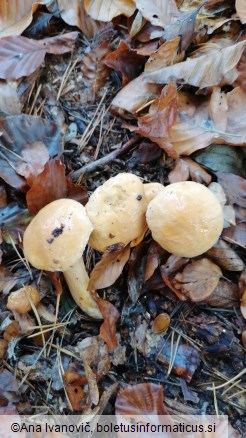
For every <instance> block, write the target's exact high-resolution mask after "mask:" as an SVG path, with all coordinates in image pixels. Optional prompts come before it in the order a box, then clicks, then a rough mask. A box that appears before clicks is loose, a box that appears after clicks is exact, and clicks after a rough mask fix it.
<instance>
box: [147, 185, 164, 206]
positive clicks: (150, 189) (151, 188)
mask: <svg viewBox="0 0 246 438" xmlns="http://www.w3.org/2000/svg"><path fill="white" fill-rule="evenodd" d="M162 189H164V186H163V185H162V184H160V183H158V182H150V183H147V184H144V194H145V199H146V202H147V204H149V203H150V201H152V199H154V197H155V196H156V195H158V193H159V192H160V191H161V190H162Z"/></svg>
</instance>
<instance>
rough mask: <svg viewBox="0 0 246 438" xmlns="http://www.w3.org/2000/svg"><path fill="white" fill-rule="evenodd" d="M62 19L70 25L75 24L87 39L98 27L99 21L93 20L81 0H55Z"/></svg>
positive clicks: (91, 36)
mask: <svg viewBox="0 0 246 438" xmlns="http://www.w3.org/2000/svg"><path fill="white" fill-rule="evenodd" d="M57 3H58V7H59V9H60V11H61V17H62V19H63V20H64V21H65V22H66V23H67V24H70V26H77V27H78V28H79V29H80V30H81V32H82V33H83V34H84V35H85V36H86V37H87V38H89V39H91V38H93V37H94V35H95V33H96V32H97V31H98V29H99V28H100V23H99V22H98V21H96V20H93V19H92V18H91V17H89V15H88V14H87V13H86V11H85V7H84V1H83V0H69V1H67V0H57Z"/></svg>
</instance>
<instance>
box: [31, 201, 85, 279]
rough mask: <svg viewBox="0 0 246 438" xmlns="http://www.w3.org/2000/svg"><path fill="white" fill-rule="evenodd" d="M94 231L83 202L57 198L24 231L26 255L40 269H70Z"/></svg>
mask: <svg viewBox="0 0 246 438" xmlns="http://www.w3.org/2000/svg"><path fill="white" fill-rule="evenodd" d="M92 230H93V226H92V224H91V222H90V220H89V218H88V216H87V214H86V210H85V207H84V206H83V205H81V204H80V203H79V202H77V201H74V200H72V199H59V200H57V201H53V202H51V203H50V204H48V205H46V206H45V207H44V208H42V210H40V211H39V212H38V214H37V215H36V216H35V217H34V218H33V220H32V221H31V222H30V224H29V225H28V227H27V229H26V231H25V233H24V238H23V249H24V254H25V257H26V258H27V260H29V262H30V263H31V264H32V265H33V266H34V267H35V268H37V269H44V270H47V271H66V270H68V269H70V268H71V267H72V266H73V264H74V263H75V262H76V261H77V260H78V259H79V258H80V257H81V256H82V253H83V251H84V249H85V246H86V244H87V242H88V240H89V236H90V234H91V232H92Z"/></svg>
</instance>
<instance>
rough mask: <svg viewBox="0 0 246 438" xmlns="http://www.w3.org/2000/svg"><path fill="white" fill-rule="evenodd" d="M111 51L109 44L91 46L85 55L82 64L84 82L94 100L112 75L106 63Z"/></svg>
mask: <svg viewBox="0 0 246 438" xmlns="http://www.w3.org/2000/svg"><path fill="white" fill-rule="evenodd" d="M110 51H111V49H110V48H109V45H108V43H101V44H99V45H96V46H89V47H88V48H87V49H86V50H85V53H84V56H83V59H82V61H81V64H80V68H81V72H82V73H83V80H84V83H85V84H86V85H87V87H90V88H91V90H92V98H93V99H94V95H95V93H96V92H97V91H98V90H99V89H100V88H101V87H102V86H103V85H104V84H105V81H106V79H107V77H108V76H109V74H110V69H109V67H107V66H106V65H105V63H104V61H105V59H106V55H107V54H108V53H109V52H110Z"/></svg>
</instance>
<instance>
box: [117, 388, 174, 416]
mask: <svg viewBox="0 0 246 438" xmlns="http://www.w3.org/2000/svg"><path fill="white" fill-rule="evenodd" d="M163 397H164V396H163V387H162V386H161V385H156V384H154V383H139V384H137V385H132V386H131V385H128V386H127V387H126V388H125V389H121V390H120V391H119V392H118V394H117V398H116V401H115V411H116V415H147V416H149V415H167V414H168V411H167V408H166V407H165V405H164V403H163Z"/></svg>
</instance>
